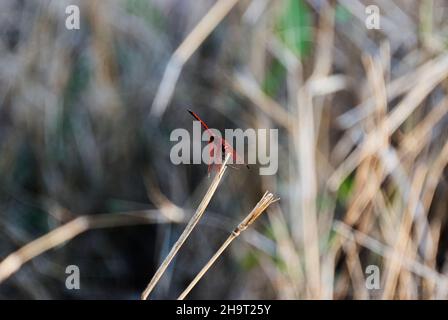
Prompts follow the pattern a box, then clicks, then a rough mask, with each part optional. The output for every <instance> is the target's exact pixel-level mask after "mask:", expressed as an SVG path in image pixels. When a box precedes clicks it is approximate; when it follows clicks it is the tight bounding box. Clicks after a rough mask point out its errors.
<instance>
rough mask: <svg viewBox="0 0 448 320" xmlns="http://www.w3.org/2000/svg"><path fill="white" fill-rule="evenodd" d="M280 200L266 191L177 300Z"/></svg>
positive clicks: (183, 296)
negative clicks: (234, 241) (231, 244)
mask: <svg viewBox="0 0 448 320" xmlns="http://www.w3.org/2000/svg"><path fill="white" fill-rule="evenodd" d="M278 200H279V198H274V195H273V194H272V193H269V192H268V191H266V192H265V194H264V195H263V197H262V198H261V199H260V201H259V202H258V203H257V205H256V206H255V207H254V208H253V209H252V211H251V212H250V213H249V214H248V215H247V216H246V218H244V220H243V221H241V223H240V224H239V225H238V226H237V227H236V228H235V229H234V230H233V231H232V233H231V234H230V236H229V237H228V238H227V240H226V241H224V243H223V244H222V245H221V247H220V248H219V249H218V251H216V253H215V254H214V255H213V257H212V258H211V259H210V260H209V261H208V262H207V263H206V264H205V266H204V267H203V268H202V269H201V271H199V273H198V274H197V275H196V277H195V278H194V279H193V281H191V283H190V284H189V285H188V287H187V288H186V289H185V290H184V292H182V293H181V295H180V296H179V297H178V298H177V300H183V299H184V298H185V297H186V296H187V295H188V293H189V292H190V291H191V289H193V288H194V286H195V285H196V284H197V283H198V282H199V280H201V278H202V277H203V276H204V274H205V273H206V272H207V271H208V269H210V267H211V266H212V265H213V263H215V261H216V260H217V259H218V258H219V256H220V255H221V254H222V253H223V252H224V250H225V249H226V248H227V247H228V246H229V244H230V243H232V241H233V240H235V239H236V238H237V237H238V236H239V235H240V234H241V232H243V231H244V230H246V229H247V228H248V227H249V226H250V225H251V224H252V223H254V221H255V220H257V219H258V217H259V216H260V215H261V214H262V213H263V212H264V211H265V210H266V208H267V207H269V206H270V205H271V204H272V203H274V202H276V201H278Z"/></svg>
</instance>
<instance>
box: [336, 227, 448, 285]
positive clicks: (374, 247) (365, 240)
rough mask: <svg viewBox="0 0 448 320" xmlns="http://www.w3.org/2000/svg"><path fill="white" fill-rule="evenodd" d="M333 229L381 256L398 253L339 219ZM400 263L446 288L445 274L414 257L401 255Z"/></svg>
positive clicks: (391, 255) (388, 256)
mask: <svg viewBox="0 0 448 320" xmlns="http://www.w3.org/2000/svg"><path fill="white" fill-rule="evenodd" d="M333 229H334V230H335V231H336V232H337V233H339V234H341V235H342V236H344V237H345V238H346V239H348V240H350V241H355V242H357V243H358V244H360V245H361V246H363V247H365V248H367V249H369V250H370V251H372V252H375V253H376V254H378V255H380V256H382V257H383V258H386V259H395V257H396V256H397V255H398V254H399V253H398V252H396V251H394V249H393V248H391V247H390V246H387V245H384V244H382V243H381V242H379V241H378V240H376V239H374V238H372V237H370V236H368V235H367V234H365V233H363V232H360V231H358V230H355V229H353V228H351V227H350V226H348V225H347V224H345V223H343V222H341V221H335V222H334V224H333ZM402 263H403V267H405V268H406V269H407V270H409V271H411V272H412V273H414V274H416V275H418V276H420V277H422V278H426V279H429V280H431V281H434V283H437V285H438V286H439V287H442V288H443V287H444V288H445V289H448V277H447V276H446V275H444V274H441V273H439V272H437V271H436V270H434V269H432V268H430V267H428V266H426V265H424V264H422V263H420V262H419V261H417V260H415V259H409V258H408V257H407V256H404V257H403V259H402Z"/></svg>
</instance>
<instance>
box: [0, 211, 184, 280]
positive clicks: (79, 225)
mask: <svg viewBox="0 0 448 320" xmlns="http://www.w3.org/2000/svg"><path fill="white" fill-rule="evenodd" d="M172 221H180V219H179V217H174V216H173V217H166V216H163V215H161V214H160V211H158V210H148V211H142V212H122V213H112V214H111V213H105V214H97V215H90V216H81V217H78V218H75V219H73V220H72V221H70V222H67V223H66V224H64V225H62V226H60V227H57V228H56V229H54V230H52V231H50V232H48V233H47V234H45V235H43V236H41V237H39V238H37V239H35V240H33V241H31V242H29V243H27V244H26V245H24V246H23V247H21V248H20V249H18V250H16V251H15V252H13V253H11V254H9V255H8V256H7V257H6V258H5V259H4V260H3V261H1V262H0V283H2V282H3V281H5V280H6V279H8V278H9V277H10V276H11V275H12V274H14V273H15V272H17V271H18V270H19V269H20V268H21V267H22V266H23V265H24V264H25V263H26V262H28V261H30V260H31V259H33V258H35V257H37V256H38V255H41V254H42V253H44V252H46V251H48V250H50V249H52V248H55V247H57V246H59V245H61V244H63V243H64V242H67V241H69V240H71V239H73V238H75V237H76V236H78V235H79V234H81V233H83V232H85V231H88V230H91V229H99V228H110V227H117V226H126V225H133V224H142V223H161V222H172Z"/></svg>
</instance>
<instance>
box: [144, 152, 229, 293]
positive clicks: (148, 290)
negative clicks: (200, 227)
mask: <svg viewBox="0 0 448 320" xmlns="http://www.w3.org/2000/svg"><path fill="white" fill-rule="evenodd" d="M230 156H231V155H230V153H228V154H227V156H226V159H225V161H224V163H223V164H222V166H221V168H220V170H219V172H218V173H217V174H216V175H215V177H214V178H213V181H212V183H211V184H210V187H209V188H208V190H207V193H206V194H205V196H204V197H203V198H202V201H201V203H200V204H199V206H198V208H197V210H196V212H195V213H194V215H193V216H192V217H191V219H190V221H189V222H188V224H187V226H186V227H185V229H184V231H183V232H182V234H181V235H180V237H179V239H177V241H176V243H175V244H174V245H173V247H172V248H171V250H170V252H169V253H168V255H167V256H166V258H165V260H163V262H162V264H161V265H160V267H159V269H157V271H156V273H155V274H154V276H153V277H152V279H151V281H150V282H149V284H148V285H147V287H146V289H145V290H144V291H143V293H142V296H141V298H142V300H146V299H147V298H148V296H149V294H150V293H151V291H152V290H153V289H154V287H155V286H156V284H157V283H158V282H159V280H160V278H161V277H162V275H163V273H164V272H165V271H166V269H167V268H168V266H169V264H170V263H171V261H172V260H173V258H174V257H175V256H176V254H177V252H178V251H179V249H180V247H181V246H182V245H183V244H184V242H185V240H187V238H188V236H189V235H190V233H191V231H193V229H194V227H195V226H196V224H197V223H198V222H199V220H200V219H201V217H202V215H203V214H204V212H205V209H206V208H207V205H208V204H209V202H210V200H211V198H212V197H213V195H214V194H215V191H216V189H217V188H218V185H219V182H220V181H221V179H222V177H223V176H224V173H225V171H226V169H227V163H228V161H229V159H230Z"/></svg>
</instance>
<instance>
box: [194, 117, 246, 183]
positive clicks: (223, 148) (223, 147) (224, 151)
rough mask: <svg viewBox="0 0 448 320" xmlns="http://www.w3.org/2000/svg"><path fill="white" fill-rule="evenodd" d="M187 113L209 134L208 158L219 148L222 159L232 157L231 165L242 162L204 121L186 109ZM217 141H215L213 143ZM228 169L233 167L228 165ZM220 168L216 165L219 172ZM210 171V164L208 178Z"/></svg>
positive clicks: (212, 156)
mask: <svg viewBox="0 0 448 320" xmlns="http://www.w3.org/2000/svg"><path fill="white" fill-rule="evenodd" d="M187 110H188V112H189V113H190V114H191V115H192V116H193V118H195V119H196V120H197V121H199V122H200V123H201V126H202V127H203V128H204V130H205V131H206V132H207V133H208V134H209V136H210V138H209V140H208V143H209V145H210V151H209V152H210V153H209V154H210V158H211V159H213V158H214V156H215V147H218V148H219V147H221V155H222V157H223V159H224V158H225V156H226V155H227V154H228V153H230V154H231V156H232V160H233V163H239V162H241V163H243V161H241V158H240V156H239V155H238V154H237V153H236V151H235V149H233V148H232V147H231V146H230V144H229V143H228V142H227V141H226V140H225V139H223V138H221V137H220V136H217V135H215V134H214V133H213V131H212V130H210V128H209V127H208V126H207V125H206V124H205V122H204V121H202V119H201V118H199V116H198V115H197V114H196V113H194V112H193V111H191V110H189V109H187ZM215 140H217V141H215ZM229 166H230V167H232V168H234V167H233V166H231V165H229ZM220 167H221V165H220V164H218V165H216V169H217V170H219V168H220ZM246 167H247V168H248V169H249V165H247V164H246ZM211 170H212V162H211V163H210V164H209V165H208V169H207V173H208V175H209V176H210V172H211Z"/></svg>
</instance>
